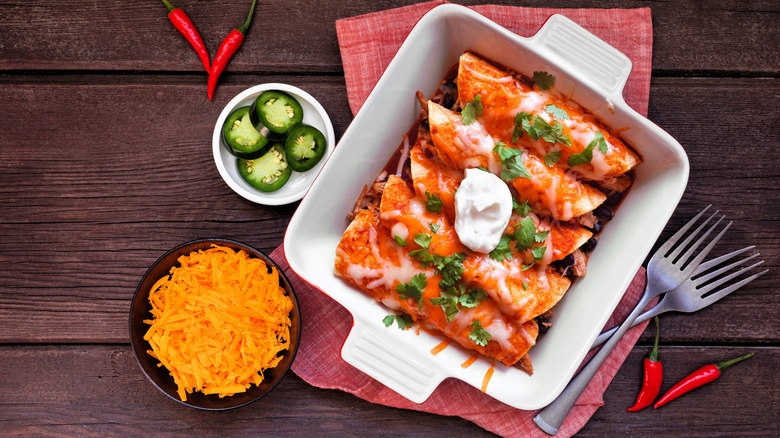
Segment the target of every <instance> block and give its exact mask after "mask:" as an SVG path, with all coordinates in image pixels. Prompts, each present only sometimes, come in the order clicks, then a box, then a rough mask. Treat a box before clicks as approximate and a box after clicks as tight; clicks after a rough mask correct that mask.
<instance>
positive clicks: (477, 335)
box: [469, 319, 490, 347]
mask: <svg viewBox="0 0 780 438" xmlns="http://www.w3.org/2000/svg"><path fill="white" fill-rule="evenodd" d="M470 327H471V332H470V333H469V339H471V340H472V341H474V342H475V343H476V344H477V345H481V346H483V347H484V346H485V345H487V343H488V341H490V333H488V332H487V331H485V329H484V328H482V323H480V322H479V320H478V319H475V320H474V322H472V323H471V326H470Z"/></svg>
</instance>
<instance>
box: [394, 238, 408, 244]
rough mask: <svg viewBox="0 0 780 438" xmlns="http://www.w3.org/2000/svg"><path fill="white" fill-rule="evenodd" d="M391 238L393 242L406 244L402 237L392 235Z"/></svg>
mask: <svg viewBox="0 0 780 438" xmlns="http://www.w3.org/2000/svg"><path fill="white" fill-rule="evenodd" d="M393 240H395V243H397V244H399V245H401V246H406V241H405V240H404V239H401V238H400V237H399V236H393Z"/></svg>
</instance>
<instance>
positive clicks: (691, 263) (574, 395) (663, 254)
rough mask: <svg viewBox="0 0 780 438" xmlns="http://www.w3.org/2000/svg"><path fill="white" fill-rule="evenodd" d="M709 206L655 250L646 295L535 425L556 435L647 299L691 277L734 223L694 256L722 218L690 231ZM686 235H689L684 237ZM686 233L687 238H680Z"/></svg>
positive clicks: (710, 218)
mask: <svg viewBox="0 0 780 438" xmlns="http://www.w3.org/2000/svg"><path fill="white" fill-rule="evenodd" d="M709 208H710V206H709V205H708V206H707V207H705V208H704V209H703V210H702V211H701V212H699V214H697V215H696V216H695V217H694V218H693V219H691V220H690V221H689V222H688V223H687V224H685V225H684V226H683V227H682V228H680V230H679V231H677V232H676V233H675V234H674V235H673V236H672V237H671V238H669V240H667V241H666V243H664V244H663V245H661V247H660V248H659V249H658V251H656V252H655V254H654V255H653V257H652V258H651V259H650V262H649V263H648V266H647V286H646V287H645V293H644V295H642V298H641V299H640V300H639V304H637V306H636V307H635V308H634V310H633V311H632V312H631V314H630V315H628V318H626V320H625V321H623V324H621V325H620V327H618V329H617V330H616V332H615V334H614V335H613V336H612V337H611V338H609V340H608V341H607V343H606V344H605V345H604V346H603V347H602V348H601V350H599V351H598V352H597V353H596V354H595V355H594V356H593V358H592V359H591V360H590V361H589V362H588V364H587V365H585V366H584V367H583V368H582V370H580V372H579V373H578V374H577V375H576V376H575V377H574V378H573V379H572V380H571V382H569V385H568V386H567V387H566V388H565V389H564V390H563V392H561V394H560V395H559V396H558V398H556V399H555V400H554V401H553V402H552V403H551V404H549V405H548V406H547V407H545V408H544V409H542V410H541V411H539V413H538V414H537V415H536V416H535V417H534V423H536V425H537V426H538V427H539V428H540V429H541V430H543V431H544V432H545V433H547V434H548V435H555V434H556V433H557V432H558V428H559V427H560V426H561V423H563V420H564V419H565V418H566V416H567V415H568V414H569V411H571V408H572V406H574V403H575V402H576V401H577V399H578V398H579V397H580V394H582V391H584V390H585V387H586V386H588V383H589V382H590V381H591V379H592V378H593V376H594V375H595V374H596V372H597V371H598V369H599V367H601V364H602V363H604V360H606V358H607V356H609V353H610V352H611V351H612V349H613V348H614V347H615V345H616V344H617V343H618V341H619V340H620V338H622V337H623V334H624V333H625V332H626V330H628V328H629V327H631V324H633V323H634V320H636V318H637V316H639V314H640V313H641V312H642V310H643V309H644V308H645V307H647V305H648V303H650V301H651V300H652V299H653V298H655V297H656V296H658V295H660V294H662V293H664V292H668V291H670V290H672V289H674V288H676V287H677V286H679V285H680V284H682V282H683V281H685V280H686V279H687V278H688V277H690V276H691V275H692V274H693V272H694V270H696V268H697V267H698V266H699V264H701V262H702V260H703V259H704V257H706V256H707V254H708V253H709V252H710V250H712V248H713V247H714V246H715V244H716V243H717V242H718V240H720V238H721V236H723V234H724V233H725V232H726V230H728V228H729V226H731V222H729V223H728V224H727V225H726V227H725V228H723V230H721V232H720V233H718V235H717V236H715V238H714V239H712V240H711V241H710V243H709V244H707V246H705V247H704V249H702V250H701V251H700V252H699V253H698V254H697V255H695V256H694V254H695V252H696V250H697V249H698V248H699V246H701V244H702V243H703V242H704V241H705V240H706V239H707V237H708V236H709V235H710V233H711V232H712V231H713V230H714V229H715V228H716V227H717V226H718V224H720V222H721V221H722V220H723V217H722V216H721V217H720V218H719V219H718V220H717V221H715V223H714V224H713V225H712V226H711V227H709V228H708V229H707V231H706V232H704V234H701V237H698V236H699V235H700V233H701V231H702V230H703V229H704V227H705V226H707V224H708V223H709V222H710V221H711V220H712V219H713V218H714V217H715V216H716V215H717V214H718V212H717V211H716V212H715V213H713V214H712V215H711V216H710V217H708V218H707V219H706V220H705V221H704V222H703V223H702V224H701V225H699V226H698V227H697V228H696V230H694V231H693V232H692V233H690V234H689V233H688V230H690V229H691V228H692V227H693V226H694V225H695V224H696V222H697V221H698V220H699V218H700V217H701V216H702V215H703V214H704V213H705V212H706V211H707V210H708V209H709ZM686 235H687V237H685V236H686ZM684 237H685V239H684V240H682V242H680V240H681V239H683V238H684ZM697 237H698V238H697ZM695 238H697V240H696V241H695V242H694V241H693V239H695ZM678 243H679V245H678ZM683 251H685V252H683Z"/></svg>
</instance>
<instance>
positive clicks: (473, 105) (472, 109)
mask: <svg viewBox="0 0 780 438" xmlns="http://www.w3.org/2000/svg"><path fill="white" fill-rule="evenodd" d="M480 100H482V97H481V96H480V95H479V94H477V95H476V96H474V98H473V99H471V102H469V103H467V104H466V106H465V107H464V108H463V111H462V112H461V114H460V117H461V119H462V120H463V124H464V125H469V124H471V122H473V121H474V120H476V119H477V117H478V116H481V115H482V103H481V102H480Z"/></svg>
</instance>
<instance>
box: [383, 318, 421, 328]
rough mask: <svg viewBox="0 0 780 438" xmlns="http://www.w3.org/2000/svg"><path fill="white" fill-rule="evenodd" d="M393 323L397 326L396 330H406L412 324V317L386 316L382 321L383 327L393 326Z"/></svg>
mask: <svg viewBox="0 0 780 438" xmlns="http://www.w3.org/2000/svg"><path fill="white" fill-rule="evenodd" d="M393 321H395V322H396V323H397V324H398V328H399V329H401V330H406V329H408V328H410V327H411V326H412V325H413V324H414V323H413V322H412V317H411V316H409V315H387V316H385V317H384V318H383V319H382V322H383V323H384V324H385V327H390V326H391V325H393Z"/></svg>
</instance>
